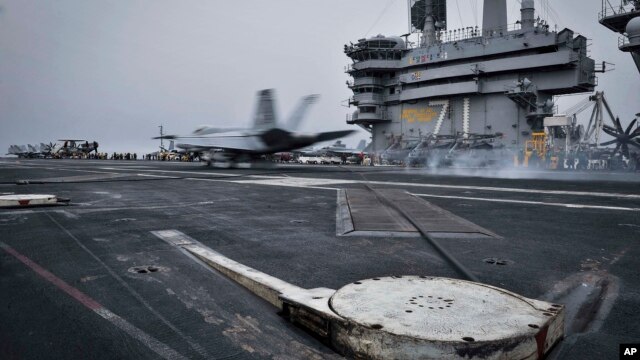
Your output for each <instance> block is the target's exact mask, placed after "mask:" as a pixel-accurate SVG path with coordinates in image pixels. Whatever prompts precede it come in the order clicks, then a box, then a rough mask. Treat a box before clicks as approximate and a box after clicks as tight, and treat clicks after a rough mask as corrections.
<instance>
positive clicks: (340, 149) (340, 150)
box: [320, 139, 367, 155]
mask: <svg viewBox="0 0 640 360" xmlns="http://www.w3.org/2000/svg"><path fill="white" fill-rule="evenodd" d="M366 147H367V141H366V140H364V139H363V140H360V142H359V143H358V146H356V147H355V149H351V148H348V147H347V145H345V144H343V143H342V141H340V140H338V141H336V142H335V143H334V144H333V145H331V146H327V147H324V148H322V149H320V151H324V152H327V153H329V154H332V155H342V154H344V155H353V154H360V153H364V154H366V153H367V152H366V151H365V148H366Z"/></svg>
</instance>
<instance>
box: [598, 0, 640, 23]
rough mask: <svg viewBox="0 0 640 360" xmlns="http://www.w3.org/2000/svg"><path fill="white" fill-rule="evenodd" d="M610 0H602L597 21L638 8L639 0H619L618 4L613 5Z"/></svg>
mask: <svg viewBox="0 0 640 360" xmlns="http://www.w3.org/2000/svg"><path fill="white" fill-rule="evenodd" d="M611 1H615V0H602V10H601V11H600V13H598V21H600V20H602V19H604V18H607V17H610V16H616V15H622V14H626V13H629V12H634V11H638V9H640V0H620V5H619V6H613V5H612V4H611Z"/></svg>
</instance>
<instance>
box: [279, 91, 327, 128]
mask: <svg viewBox="0 0 640 360" xmlns="http://www.w3.org/2000/svg"><path fill="white" fill-rule="evenodd" d="M318 98H320V95H308V96H305V97H303V98H302V99H301V100H300V102H299V103H298V106H297V107H296V109H295V110H294V112H293V113H292V114H291V116H290V117H289V119H288V120H287V124H286V129H287V130H289V131H295V130H298V127H300V123H302V120H303V119H304V117H305V115H306V114H307V110H308V109H309V108H310V107H311V105H313V104H315V103H316V102H317V101H318Z"/></svg>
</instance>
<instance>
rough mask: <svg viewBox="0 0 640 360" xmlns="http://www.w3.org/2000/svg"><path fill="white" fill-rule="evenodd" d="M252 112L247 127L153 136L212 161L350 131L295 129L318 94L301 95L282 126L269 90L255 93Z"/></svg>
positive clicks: (254, 155) (249, 156)
mask: <svg viewBox="0 0 640 360" xmlns="http://www.w3.org/2000/svg"><path fill="white" fill-rule="evenodd" d="M257 97H258V99H257V106H256V114H255V118H254V120H253V128H251V129H220V128H215V127H208V126H203V127H200V128H198V129H196V131H194V133H193V134H191V135H187V136H162V137H157V138H154V139H160V138H163V139H169V140H176V147H177V148H180V149H184V150H186V151H188V152H196V151H197V152H201V153H202V154H203V156H202V158H203V159H205V160H207V163H208V164H209V165H211V164H212V163H213V162H227V163H229V165H231V166H233V165H235V164H236V163H238V162H243V161H256V160H259V159H260V158H261V157H262V156H263V155H269V154H275V153H278V152H288V151H292V150H296V149H301V148H305V147H308V146H311V145H313V144H315V143H318V142H323V141H329V140H335V139H339V138H342V137H344V136H347V135H349V134H351V133H353V130H341V131H330V132H322V133H316V134H302V133H298V132H296V130H297V128H298V126H299V125H300V123H301V122H302V120H303V118H304V115H305V113H306V112H307V109H308V108H309V106H310V105H312V104H314V103H315V102H316V101H317V99H318V95H309V96H305V97H303V98H302V100H301V101H300V103H299V105H298V107H297V108H296V110H295V111H294V112H293V114H292V115H291V116H290V117H289V119H288V121H287V122H286V125H285V127H281V126H279V125H278V121H277V116H276V113H275V109H274V96H273V90H272V89H268V90H261V91H259V92H258V95H257Z"/></svg>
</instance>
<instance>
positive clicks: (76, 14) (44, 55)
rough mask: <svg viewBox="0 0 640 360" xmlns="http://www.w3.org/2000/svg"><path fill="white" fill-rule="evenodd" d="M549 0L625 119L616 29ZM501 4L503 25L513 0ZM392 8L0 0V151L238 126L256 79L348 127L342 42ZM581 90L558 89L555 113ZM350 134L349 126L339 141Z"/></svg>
mask: <svg viewBox="0 0 640 360" xmlns="http://www.w3.org/2000/svg"><path fill="white" fill-rule="evenodd" d="M550 3H551V5H552V7H553V9H555V12H556V13H557V14H554V13H549V14H548V20H549V22H550V24H551V25H552V27H553V26H554V25H555V21H554V20H558V21H559V22H560V23H559V26H560V28H564V27H568V28H571V29H573V30H574V31H576V32H579V33H582V34H584V35H585V36H587V37H588V38H590V39H591V43H592V46H591V47H590V50H591V56H592V57H593V58H594V59H595V60H596V61H603V60H606V61H609V62H612V63H615V64H616V70H615V71H614V72H611V73H606V74H600V76H599V78H600V81H599V86H598V90H599V91H603V90H604V91H605V92H606V96H607V98H608V99H609V101H610V103H611V105H612V108H613V110H614V112H615V113H616V114H619V115H620V117H621V119H622V120H623V123H624V124H628V123H629V121H630V120H631V119H632V118H633V116H634V114H635V113H637V112H640V105H639V101H638V100H639V99H640V95H639V94H640V81H639V80H640V75H639V74H638V72H637V69H636V68H635V65H634V64H633V62H632V60H631V57H630V56H629V55H628V54H625V53H622V52H620V51H618V48H617V34H614V33H612V32H611V31H609V30H607V29H606V28H605V27H603V26H601V25H600V24H598V21H597V17H598V12H599V11H600V2H599V1H580V0H562V1H560V0H555V1H551V2H550ZM474 4H475V5H474ZM481 4H482V1H478V0H458V1H448V11H449V15H448V16H449V28H450V29H454V28H457V27H461V26H462V24H461V23H464V26H475V25H476V24H477V25H481V18H482V16H481V14H482V6H481ZM509 4H510V5H509V14H510V17H509V22H510V23H513V22H515V21H516V20H517V19H518V18H519V4H518V2H517V1H514V0H510V1H509ZM537 5H538V10H540V6H539V5H540V3H539V2H538V1H537ZM406 7H407V4H406V1H404V0H390V1H389V0H323V1H300V0H296V1H294V0H274V1H258V0H245V1H197V0H181V1H162V0H154V1H135V0H131V1H106V0H105V1H69V0H60V1H42V0H40V1H33V0H15V1H0V123H1V124H0V151H2V154H4V153H5V152H6V149H7V148H8V147H9V145H10V144H19V145H22V144H27V143H32V144H34V143H40V142H49V141H55V140H57V139H61V138H79V139H88V140H96V141H98V142H99V143H100V145H101V147H100V150H101V151H107V152H113V151H122V152H127V151H130V152H138V153H146V152H150V151H154V150H156V149H157V145H158V143H157V141H153V140H151V139H150V138H151V137H153V136H156V135H157V134H158V125H160V124H163V125H164V126H165V131H166V132H167V133H170V134H187V133H190V132H191V131H193V130H194V129H195V128H196V127H197V126H199V125H202V124H210V125H213V126H216V127H231V126H233V127H237V126H248V125H249V124H250V121H251V117H252V112H253V107H254V96H255V93H256V91H257V90H260V89H264V88H275V89H276V97H277V101H278V107H277V110H278V113H279V116H280V120H281V121H282V120H284V119H285V118H286V117H287V115H288V113H289V112H290V111H291V110H293V107H294V106H295V102H296V101H297V100H298V99H299V98H300V97H301V96H303V95H306V94H311V93H317V94H320V95H321V99H320V101H319V103H318V104H316V105H315V106H314V107H313V108H312V110H311V112H310V114H309V116H308V118H307V119H306V121H305V123H304V124H303V126H302V130H304V131H329V130H340V129H356V127H353V126H348V125H347V124H346V123H345V116H346V114H347V113H349V112H352V111H353V110H354V108H351V109H347V108H345V107H343V106H342V105H341V104H342V103H343V102H344V101H345V100H346V99H347V98H349V96H351V95H352V94H351V91H350V90H349V89H348V88H347V87H346V85H345V81H346V80H347V79H348V77H347V75H346V74H345V73H344V66H345V65H346V64H348V63H349V61H350V60H349V59H348V58H347V57H346V56H345V55H344V53H343V52H342V47H343V45H344V44H345V43H348V42H349V41H353V42H355V41H356V40H357V39H359V38H362V37H365V36H373V35H376V34H379V33H381V34H384V35H400V34H404V33H406V32H407V28H408V25H407V13H406V11H407V9H406ZM385 9H386V11H384V12H383V10H385ZM458 9H459V10H460V11H458ZM474 10H475V11H474ZM539 15H540V16H541V17H545V14H544V13H540V12H539ZM369 30H370V31H369ZM367 31H369V33H367ZM582 98H583V96H578V97H571V98H561V99H560V101H559V105H560V110H561V111H562V109H566V108H568V107H570V106H571V105H572V104H574V103H576V102H578V101H580V100H581V99H582ZM363 138H367V139H368V134H366V133H365V132H364V131H360V132H359V133H358V134H356V135H354V136H352V137H351V138H348V139H346V142H347V143H348V144H349V145H350V146H355V145H356V143H357V142H358V140H360V139H363Z"/></svg>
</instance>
